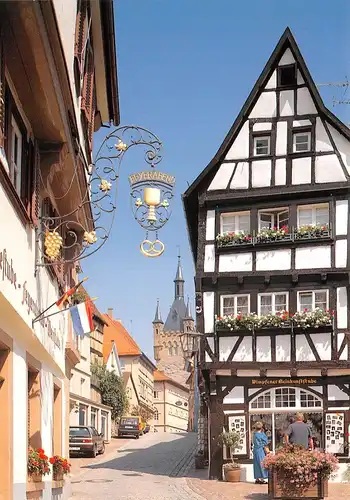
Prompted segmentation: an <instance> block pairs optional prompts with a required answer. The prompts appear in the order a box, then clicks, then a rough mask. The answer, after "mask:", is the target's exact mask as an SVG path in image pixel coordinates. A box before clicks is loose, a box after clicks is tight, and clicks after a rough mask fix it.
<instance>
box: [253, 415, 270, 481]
mask: <svg viewBox="0 0 350 500" xmlns="http://www.w3.org/2000/svg"><path fill="white" fill-rule="evenodd" d="M268 444H269V440H268V439H267V436H266V434H265V432H263V424H262V423H261V422H256V424H255V426H254V434H253V467H254V479H255V483H256V484H266V481H265V479H267V470H265V469H264V468H263V466H262V461H263V460H264V458H265V455H266V454H267V453H270V450H269V448H268Z"/></svg>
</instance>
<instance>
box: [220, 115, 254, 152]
mask: <svg viewBox="0 0 350 500" xmlns="http://www.w3.org/2000/svg"><path fill="white" fill-rule="evenodd" d="M248 157H249V122H248V121H245V122H244V123H243V126H242V128H241V130H240V131H239V133H238V135H237V137H236V139H235V140H234V143H233V144H232V146H231V148H230V150H229V152H228V153H227V155H226V158H225V159H226V160H244V159H245V158H248Z"/></svg>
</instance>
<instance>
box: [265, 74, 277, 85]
mask: <svg viewBox="0 0 350 500" xmlns="http://www.w3.org/2000/svg"><path fill="white" fill-rule="evenodd" d="M276 86H277V71H276V70H275V71H273V73H272V75H271V77H270V79H269V81H268V82H267V84H266V85H265V88H266V89H275V88H276Z"/></svg>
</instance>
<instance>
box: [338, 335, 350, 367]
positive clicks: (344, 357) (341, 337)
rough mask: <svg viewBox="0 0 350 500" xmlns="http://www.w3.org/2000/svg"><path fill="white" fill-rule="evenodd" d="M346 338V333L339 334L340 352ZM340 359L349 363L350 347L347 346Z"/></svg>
mask: <svg viewBox="0 0 350 500" xmlns="http://www.w3.org/2000/svg"><path fill="white" fill-rule="evenodd" d="M344 336H345V335H344V333H338V334H337V343H338V346H337V347H338V350H339V349H340V346H341V345H342V342H343V340H344ZM339 359H341V360H342V361H347V359H348V346H347V345H346V346H345V348H344V350H343V352H342V353H341V355H340V356H339Z"/></svg>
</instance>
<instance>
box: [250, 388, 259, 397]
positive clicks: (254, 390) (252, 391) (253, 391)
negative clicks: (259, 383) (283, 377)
mask: <svg viewBox="0 0 350 500" xmlns="http://www.w3.org/2000/svg"><path fill="white" fill-rule="evenodd" d="M259 390H260V389H248V396H253V394H255V393H256V392H258V391H259Z"/></svg>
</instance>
